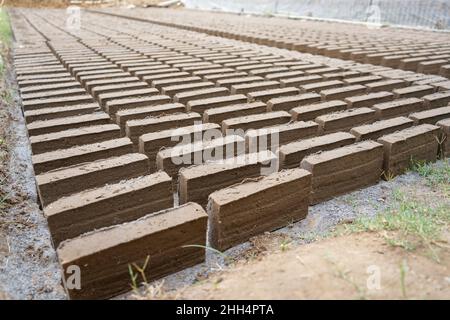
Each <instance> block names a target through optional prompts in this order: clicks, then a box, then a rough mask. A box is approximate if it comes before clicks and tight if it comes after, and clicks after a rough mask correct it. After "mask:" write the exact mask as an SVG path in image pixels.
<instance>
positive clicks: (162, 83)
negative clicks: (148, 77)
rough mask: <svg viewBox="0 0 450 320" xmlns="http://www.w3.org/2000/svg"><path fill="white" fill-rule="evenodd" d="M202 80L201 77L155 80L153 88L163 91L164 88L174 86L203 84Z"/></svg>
mask: <svg viewBox="0 0 450 320" xmlns="http://www.w3.org/2000/svg"><path fill="white" fill-rule="evenodd" d="M201 81H202V78H200V77H171V78H165V79H158V80H153V81H152V82H151V83H152V87H155V88H156V89H158V90H161V89H162V88H163V87H167V86H174V85H182V84H189V83H197V82H201Z"/></svg>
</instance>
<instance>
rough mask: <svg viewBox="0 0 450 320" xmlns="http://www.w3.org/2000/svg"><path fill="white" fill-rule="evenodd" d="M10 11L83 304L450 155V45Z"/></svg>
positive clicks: (260, 25)
mask: <svg viewBox="0 0 450 320" xmlns="http://www.w3.org/2000/svg"><path fill="white" fill-rule="evenodd" d="M8 11H9V15H10V19H11V26H12V31H13V35H14V42H13V44H12V51H11V52H12V53H11V54H12V58H13V68H14V69H13V70H14V74H15V79H16V81H17V85H18V88H19V92H20V98H21V101H20V104H21V108H22V110H23V116H24V119H25V123H26V129H27V134H28V136H27V137H28V141H29V145H30V149H31V161H32V165H33V169H34V175H35V183H36V188H37V194H38V203H39V204H40V206H41V209H42V212H43V215H44V217H45V220H46V222H47V224H48V229H49V232H50V236H51V239H52V244H53V246H54V248H55V250H56V253H57V257H58V263H59V265H60V267H61V277H62V278H63V280H64V281H65V282H67V281H70V278H71V277H70V276H71V271H70V270H71V267H73V266H78V267H79V268H80V272H81V275H82V276H81V289H79V288H70V287H67V288H66V293H67V296H68V298H70V299H85V298H88V299H89V298H97V299H98V298H112V297H115V296H117V295H119V294H124V293H127V292H129V291H130V282H131V280H130V269H129V267H130V265H133V264H136V265H138V266H142V265H145V266H146V267H148V268H146V269H145V270H143V272H142V273H143V274H145V280H146V281H153V280H157V279H161V278H163V277H165V276H168V275H171V274H174V273H176V272H179V271H182V270H184V269H186V268H189V267H193V266H195V265H198V264H199V263H202V262H203V261H205V256H206V254H207V251H208V250H210V249H216V250H220V251H223V250H227V249H229V248H232V247H234V246H237V245H240V244H242V243H245V242H247V241H249V240H250V239H252V238H253V237H255V236H259V235H263V234H265V233H266V232H271V231H274V230H277V229H280V228H283V227H286V226H288V225H290V224H293V223H295V222H299V221H302V220H304V219H306V218H307V216H308V211H309V210H310V209H311V208H312V206H313V205H320V204H321V203H323V202H325V201H327V200H330V199H333V198H335V197H338V196H342V195H346V194H348V193H351V192H354V191H358V190H360V189H363V188H367V187H370V186H373V185H376V184H377V183H380V182H381V183H384V182H386V181H389V180H391V179H393V178H394V177H396V176H399V175H402V174H404V173H405V172H407V171H408V170H409V169H410V168H411V167H412V166H414V164H415V163H422V162H435V161H437V160H438V159H441V158H444V157H448V155H449V152H450V151H449V150H450V146H449V139H450V137H448V136H449V134H450V34H449V33H446V32H433V31H424V30H413V29H400V28H381V29H372V28H367V27H366V26H363V25H356V24H345V23H337V22H317V21H302V22H300V21H297V20H288V19H281V18H271V19H268V18H264V17H243V16H238V15H232V14H221V13H211V14H205V13H204V12H201V11H195V10H171V9H155V8H146V9H139V8H137V9H134V10H126V9H119V8H114V9H88V10H82V12H81V21H80V27H79V28H73V27H72V28H68V27H67V25H66V19H67V18H66V12H65V11H64V10H62V9H22V8H9V10H8ZM18 107H19V106H18ZM198 137H200V140H199V138H198ZM181 160H182V161H181ZM444 161H446V160H444ZM383 180H384V182H383ZM141 276H143V275H142V274H141ZM194 296H195V295H194Z"/></svg>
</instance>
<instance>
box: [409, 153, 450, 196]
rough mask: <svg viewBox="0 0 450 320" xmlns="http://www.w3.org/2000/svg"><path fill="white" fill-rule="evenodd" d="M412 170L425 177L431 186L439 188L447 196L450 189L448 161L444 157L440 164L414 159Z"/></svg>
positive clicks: (449, 165) (449, 162)
mask: <svg viewBox="0 0 450 320" xmlns="http://www.w3.org/2000/svg"><path fill="white" fill-rule="evenodd" d="M412 170H413V171H415V172H417V173H418V174H419V175H420V176H422V177H424V178H425V179H426V183H427V185H428V186H429V187H431V188H439V189H441V190H443V191H444V193H445V195H446V196H447V195H448V194H449V191H450V161H449V159H446V160H444V161H442V163H440V164H433V163H426V162H423V161H415V162H414V163H413V165H412Z"/></svg>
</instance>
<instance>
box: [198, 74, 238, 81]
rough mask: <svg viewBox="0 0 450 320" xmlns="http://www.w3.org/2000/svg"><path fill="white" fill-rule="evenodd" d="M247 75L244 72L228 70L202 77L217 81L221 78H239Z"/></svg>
mask: <svg viewBox="0 0 450 320" xmlns="http://www.w3.org/2000/svg"><path fill="white" fill-rule="evenodd" d="M245 76H247V73H246V72H230V73H223V74H211V75H209V74H208V75H205V76H203V78H204V79H205V80H207V81H218V80H221V79H230V78H240V77H245Z"/></svg>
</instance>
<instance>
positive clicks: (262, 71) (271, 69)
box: [250, 66, 290, 77]
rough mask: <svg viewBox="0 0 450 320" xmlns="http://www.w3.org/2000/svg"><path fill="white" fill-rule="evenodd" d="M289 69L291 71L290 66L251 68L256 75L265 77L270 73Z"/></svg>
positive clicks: (251, 72)
mask: <svg viewBox="0 0 450 320" xmlns="http://www.w3.org/2000/svg"><path fill="white" fill-rule="evenodd" d="M287 71H290V70H289V68H286V67H276V66H271V67H269V68H261V69H256V70H251V71H250V74H252V75H255V76H261V77H265V76H267V75H269V74H275V73H280V72H287Z"/></svg>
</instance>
